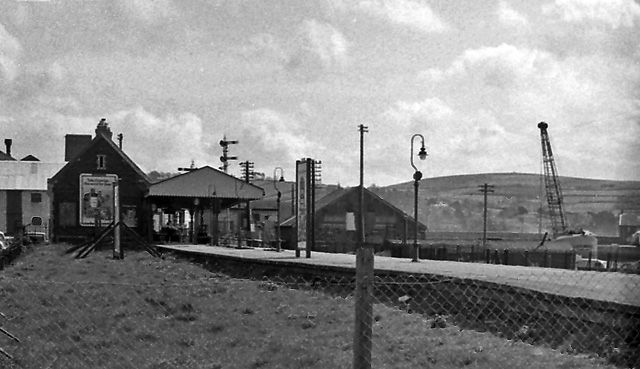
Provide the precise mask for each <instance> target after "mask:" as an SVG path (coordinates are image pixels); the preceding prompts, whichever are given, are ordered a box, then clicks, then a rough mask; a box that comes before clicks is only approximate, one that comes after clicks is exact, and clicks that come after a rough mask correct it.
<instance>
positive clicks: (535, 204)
mask: <svg viewBox="0 0 640 369" xmlns="http://www.w3.org/2000/svg"><path fill="white" fill-rule="evenodd" d="M541 178H542V177H541V176H540V175H538V174H526V173H488V174H471V175H457V176H447V177H437V178H426V179H423V180H422V181H421V182H420V189H419V196H418V197H419V205H418V206H419V216H418V218H419V220H420V221H421V222H423V223H425V224H427V226H428V227H429V230H430V231H456V232H460V231H462V232H481V231H482V227H483V225H482V222H483V218H482V213H483V195H482V193H481V192H480V186H481V185H482V184H484V183H487V184H489V185H493V186H494V191H495V192H493V193H491V194H489V197H488V201H487V208H488V210H487V212H488V217H487V218H488V221H487V223H488V226H487V228H488V231H501V232H522V233H537V232H538V229H539V227H540V226H541V228H542V230H543V232H544V231H545V230H546V229H547V228H549V218H548V212H547V205H546V195H545V193H544V188H543V186H542V183H541ZM560 184H561V187H562V192H563V195H564V204H565V213H566V215H567V220H568V223H569V227H570V228H573V229H577V228H583V229H587V230H590V231H592V232H595V233H597V234H599V235H616V234H617V218H618V215H619V214H620V212H621V211H625V212H640V181H613V180H599V179H587V178H575V177H560ZM370 189H371V190H372V191H374V192H375V193H377V194H378V195H380V196H381V197H382V198H384V199H385V200H387V201H389V202H391V203H392V204H394V205H395V206H397V207H399V208H400V209H402V210H404V211H405V212H407V213H408V214H413V202H414V200H413V198H414V197H413V196H414V188H413V182H404V183H399V184H395V185H391V186H386V187H371V188H370ZM541 206H542V208H541Z"/></svg>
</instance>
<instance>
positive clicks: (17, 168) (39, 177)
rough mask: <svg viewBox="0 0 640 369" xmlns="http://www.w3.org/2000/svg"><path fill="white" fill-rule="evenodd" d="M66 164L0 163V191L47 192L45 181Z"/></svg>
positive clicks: (37, 162) (35, 162)
mask: <svg viewBox="0 0 640 369" xmlns="http://www.w3.org/2000/svg"><path fill="white" fill-rule="evenodd" d="M65 164H66V163H43V162H41V161H0V190H40V191H46V190H47V180H48V179H49V178H51V177H53V176H54V175H55V174H56V173H57V172H58V171H59V170H60V168H62V167H63V166H64V165H65Z"/></svg>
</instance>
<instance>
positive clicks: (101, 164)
mask: <svg viewBox="0 0 640 369" xmlns="http://www.w3.org/2000/svg"><path fill="white" fill-rule="evenodd" d="M96 162H97V164H98V169H107V157H106V155H98V158H97V160H96Z"/></svg>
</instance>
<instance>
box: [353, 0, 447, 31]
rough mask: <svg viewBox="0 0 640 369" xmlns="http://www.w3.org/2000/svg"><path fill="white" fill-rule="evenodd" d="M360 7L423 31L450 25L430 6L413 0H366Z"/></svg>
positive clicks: (444, 28)
mask: <svg viewBox="0 0 640 369" xmlns="http://www.w3.org/2000/svg"><path fill="white" fill-rule="evenodd" d="M358 9H359V10H361V11H364V12H365V13H367V14H370V15H372V16H375V17H378V18H381V19H384V20H387V21H389V22H391V23H395V24H399V25H403V26H407V27H410V28H413V29H415V30H418V31H421V32H427V33H431V32H443V31H446V30H447V29H448V28H449V26H448V25H447V24H446V23H445V22H444V21H443V20H442V19H440V17H439V16H438V15H437V14H436V13H435V12H434V11H433V10H432V9H431V7H429V5H427V4H423V3H421V2H418V1H413V0H365V1H360V2H359V3H358Z"/></svg>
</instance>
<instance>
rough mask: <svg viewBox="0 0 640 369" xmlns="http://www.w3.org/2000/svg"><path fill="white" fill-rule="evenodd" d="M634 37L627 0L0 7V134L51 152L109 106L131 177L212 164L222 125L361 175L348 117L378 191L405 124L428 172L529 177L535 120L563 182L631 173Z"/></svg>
mask: <svg viewBox="0 0 640 369" xmlns="http://www.w3.org/2000/svg"><path fill="white" fill-rule="evenodd" d="M639 34H640V5H639V4H638V2H636V1H634V0H557V1H555V2H554V1H527V0H523V1H491V0H488V1H475V0H469V1H450V0H446V1H445V0H440V1H424V0H362V1H356V0H344V1H340V0H318V1H300V0H290V1H277V0H271V1H266V0H254V1H244V0H229V1H224V0H219V1H215V0H179V1H178V0H155V1H154V0H49V1H47V0H38V1H36V0H32V1H29V0H21V1H19V0H0V136H2V137H0V138H13V140H14V145H13V150H12V151H13V154H14V157H17V158H21V157H23V156H26V155H28V154H33V155H35V156H37V157H39V158H40V159H41V160H43V161H62V160H63V157H64V135H65V134H67V133H78V134H89V133H91V134H92V133H93V130H94V129H95V126H96V124H97V123H98V121H99V120H100V118H103V117H104V118H107V120H108V121H109V122H110V125H111V129H112V131H113V132H114V135H115V134H117V133H123V134H124V149H125V152H126V153H127V154H128V155H129V156H130V157H131V158H132V159H133V160H134V161H136V163H138V164H139V165H140V167H141V168H142V169H143V170H145V171H151V170H159V171H172V172H173V171H176V169H177V168H178V167H179V166H188V165H189V163H190V162H191V160H195V164H196V165H197V166H201V165H211V166H213V167H218V166H219V165H220V161H219V159H218V158H219V156H220V155H221V148H220V146H219V145H218V141H220V139H221V138H222V137H223V135H225V134H226V136H227V138H229V139H237V140H239V141H240V144H238V145H236V146H233V147H232V148H231V154H233V155H237V156H238V157H239V158H240V159H241V160H251V161H253V162H255V168H256V170H257V171H261V172H266V174H267V175H272V173H273V168H275V167H276V166H280V167H283V168H284V170H285V177H286V178H287V179H293V177H294V163H295V160H296V159H299V158H301V157H313V158H316V159H318V160H322V163H323V171H322V175H323V181H324V182H327V183H341V184H343V185H356V184H357V183H358V178H359V177H358V160H359V134H358V130H357V125H358V124H361V123H362V124H365V125H367V126H368V127H369V133H367V134H366V136H365V156H366V158H365V184H367V185H369V184H372V183H375V184H377V185H387V184H392V183H397V182H405V181H410V180H411V179H412V174H413V169H412V168H411V165H410V154H411V149H410V146H411V137H412V135H413V134H415V133H420V134H422V135H424V137H425V140H426V146H427V151H428V152H429V157H428V158H427V159H426V160H425V161H419V162H418V163H417V164H418V165H419V169H421V170H422V172H423V173H424V176H425V177H438V176H444V175H454V174H466V173H486V172H526V173H540V161H541V148H540V132H539V130H538V128H537V123H538V122H540V121H546V122H548V123H549V134H550V136H551V142H552V145H553V147H554V150H555V151H554V153H555V154H556V161H557V164H558V169H559V172H560V174H561V175H567V176H577V177H589V178H606V179H633V180H640V159H638V158H640V37H639V36H638V35H639ZM0 142H1V141H0ZM415 144H416V150H415V151H417V146H418V145H419V140H418V139H416V141H415ZM0 148H1V149H2V150H3V151H4V146H2V147H0ZM231 169H232V170H231V172H232V173H233V174H239V172H240V171H239V167H238V165H237V164H235V163H234V164H232V166H231Z"/></svg>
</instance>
